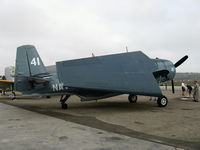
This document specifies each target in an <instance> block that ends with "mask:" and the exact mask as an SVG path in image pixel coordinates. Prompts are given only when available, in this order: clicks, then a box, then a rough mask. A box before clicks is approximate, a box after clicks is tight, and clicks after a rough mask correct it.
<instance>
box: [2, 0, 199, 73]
mask: <svg viewBox="0 0 200 150" xmlns="http://www.w3.org/2000/svg"><path fill="white" fill-rule="evenodd" d="M26 44H32V45H35V46H36V48H37V50H38V52H39V54H40V56H41V58H42V59H43V62H44V64H45V65H53V64H55V62H56V61H60V60H70V59H76V58H82V57H90V56H91V55H92V53H94V54H95V55H96V56H100V55H106V54H113V53H121V52H125V50H126V49H125V48H126V46H128V49H129V51H138V50H141V51H143V52H144V53H145V54H147V55H148V56H149V57H151V58H156V57H158V58H163V59H168V60H171V61H172V62H176V61H178V60H179V59H180V58H181V57H183V56H184V55H189V59H188V60H187V62H185V63H184V64H183V65H182V66H180V67H179V68H178V69H177V71H178V72H200V1H199V0H1V2H0V60H1V63H0V74H2V73H4V68H5V67H6V66H12V65H15V56H16V48H17V47H18V46H21V45H26Z"/></svg>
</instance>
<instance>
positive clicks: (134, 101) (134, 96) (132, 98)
mask: <svg viewBox="0 0 200 150" xmlns="http://www.w3.org/2000/svg"><path fill="white" fill-rule="evenodd" d="M128 100H129V102H130V103H136V102H137V95H134V94H130V95H129V96H128Z"/></svg>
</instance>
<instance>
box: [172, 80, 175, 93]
mask: <svg viewBox="0 0 200 150" xmlns="http://www.w3.org/2000/svg"><path fill="white" fill-rule="evenodd" d="M172 93H175V90H174V80H172Z"/></svg>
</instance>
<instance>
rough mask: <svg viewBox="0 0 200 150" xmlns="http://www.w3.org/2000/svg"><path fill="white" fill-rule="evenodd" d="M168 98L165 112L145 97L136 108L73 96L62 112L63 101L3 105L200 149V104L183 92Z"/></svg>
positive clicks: (119, 100)
mask: <svg viewBox="0 0 200 150" xmlns="http://www.w3.org/2000/svg"><path fill="white" fill-rule="evenodd" d="M164 95H166V96H167V97H168V100H169V104H168V106H167V107H165V108H159V107H157V104H156V102H154V101H149V98H148V97H143V96H139V97H138V98H139V100H138V102H137V103H136V104H130V103H129V102H128V101H127V95H121V96H117V97H112V98H108V99H104V100H99V101H97V102H96V101H90V102H80V101H79V98H78V97H76V96H72V97H70V99H69V100H68V104H69V109H67V110H62V109H61V108H60V104H59V102H58V100H59V97H52V98H51V99H18V100H17V101H9V100H7V99H1V100H0V102H2V103H6V104H10V105H14V106H18V107H20V108H24V109H27V110H31V111H34V112H37V113H40V114H45V115H48V116H52V117H54V118H59V119H62V120H65V121H70V122H74V123H78V124H81V125H85V126H88V127H92V128H97V129H100V130H104V131H108V132H112V133H116V134H118V135H125V136H128V137H131V138H139V139H143V140H148V141H150V142H156V143H162V144H166V145H171V146H174V147H180V148H183V149H200V111H199V110H200V102H199V103H196V102H193V101H192V99H191V98H189V99H188V98H186V99H182V98H181V93H180V91H176V94H174V95H173V94H171V91H164ZM37 123H38V124H39V122H37ZM144 149H145V148H144Z"/></svg>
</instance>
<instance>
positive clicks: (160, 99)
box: [128, 94, 168, 107]
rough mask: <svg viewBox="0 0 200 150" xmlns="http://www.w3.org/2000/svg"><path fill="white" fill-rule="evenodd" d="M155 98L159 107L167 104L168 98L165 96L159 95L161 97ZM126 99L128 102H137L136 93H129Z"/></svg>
mask: <svg viewBox="0 0 200 150" xmlns="http://www.w3.org/2000/svg"><path fill="white" fill-rule="evenodd" d="M156 99H157V104H158V106H159V107H166V106H167V104H168V99H167V97H166V96H164V95H163V96H161V97H158V98H156ZM128 100H129V102H130V103H136V102H137V95H134V94H130V95H129V96H128Z"/></svg>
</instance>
